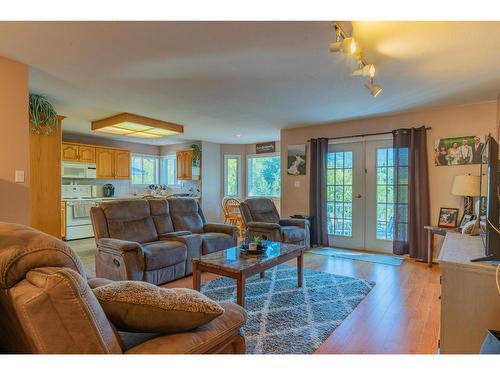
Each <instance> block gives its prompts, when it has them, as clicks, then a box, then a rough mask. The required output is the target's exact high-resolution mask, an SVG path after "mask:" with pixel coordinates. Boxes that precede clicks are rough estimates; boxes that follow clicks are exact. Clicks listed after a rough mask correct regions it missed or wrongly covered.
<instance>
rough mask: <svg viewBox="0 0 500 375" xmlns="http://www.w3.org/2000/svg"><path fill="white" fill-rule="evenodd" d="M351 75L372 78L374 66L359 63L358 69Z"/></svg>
mask: <svg viewBox="0 0 500 375" xmlns="http://www.w3.org/2000/svg"><path fill="white" fill-rule="evenodd" d="M352 75H353V76H361V77H370V78H373V77H375V65H373V64H368V65H363V63H360V65H359V67H358V69H356V70H355V71H354V72H352Z"/></svg>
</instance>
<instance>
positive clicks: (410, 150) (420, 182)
mask: <svg viewBox="0 0 500 375" xmlns="http://www.w3.org/2000/svg"><path fill="white" fill-rule="evenodd" d="M393 137H394V143H393V147H394V161H395V168H394V184H395V191H394V193H395V194H394V195H395V204H394V211H395V212H394V241H393V252H394V254H398V255H403V254H410V257H412V258H416V259H419V260H423V261H427V233H426V231H425V229H424V226H425V225H429V223H430V199H429V171H428V164H427V136H426V130H425V126H422V127H420V128H410V129H398V130H395V131H393Z"/></svg>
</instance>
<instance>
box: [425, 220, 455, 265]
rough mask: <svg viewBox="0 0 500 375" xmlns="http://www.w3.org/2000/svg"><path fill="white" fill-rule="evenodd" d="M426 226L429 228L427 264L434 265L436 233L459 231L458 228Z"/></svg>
mask: <svg viewBox="0 0 500 375" xmlns="http://www.w3.org/2000/svg"><path fill="white" fill-rule="evenodd" d="M424 228H425V229H426V230H427V264H428V265H429V267H432V257H433V256H434V235H435V234H437V235H439V236H446V233H449V232H453V233H456V232H458V228H443V227H437V226H432V225H426V226H424Z"/></svg>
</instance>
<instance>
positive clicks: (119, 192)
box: [62, 178, 199, 197]
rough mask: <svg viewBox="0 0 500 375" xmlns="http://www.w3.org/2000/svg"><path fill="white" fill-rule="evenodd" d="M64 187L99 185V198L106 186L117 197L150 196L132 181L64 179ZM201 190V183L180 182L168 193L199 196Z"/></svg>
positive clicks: (142, 187)
mask: <svg viewBox="0 0 500 375" xmlns="http://www.w3.org/2000/svg"><path fill="white" fill-rule="evenodd" d="M62 184H63V185H72V184H74V185H97V196H98V197H102V196H103V191H102V187H103V186H104V185H106V184H112V185H113V186H114V187H115V197H120V196H123V197H126V196H132V195H138V196H143V195H148V194H150V191H149V189H148V187H147V186H143V185H131V184H130V180H101V179H99V180H97V179H95V180H93V179H88V180H78V179H76V180H75V179H71V178H63V179H62ZM198 189H199V183H198V181H195V180H192V181H191V180H187V181H179V185H174V186H169V187H168V189H167V192H168V193H169V194H190V193H192V195H199V192H198V191H197V190H198Z"/></svg>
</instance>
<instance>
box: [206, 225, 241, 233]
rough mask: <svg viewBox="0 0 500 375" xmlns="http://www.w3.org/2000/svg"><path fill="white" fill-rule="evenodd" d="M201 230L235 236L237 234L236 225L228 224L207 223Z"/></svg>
mask: <svg viewBox="0 0 500 375" xmlns="http://www.w3.org/2000/svg"><path fill="white" fill-rule="evenodd" d="M203 232H205V233H208V232H215V233H224V234H228V235H230V236H236V235H237V234H238V227H237V226H235V225H229V224H219V223H207V224H205V225H204V226H203Z"/></svg>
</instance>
